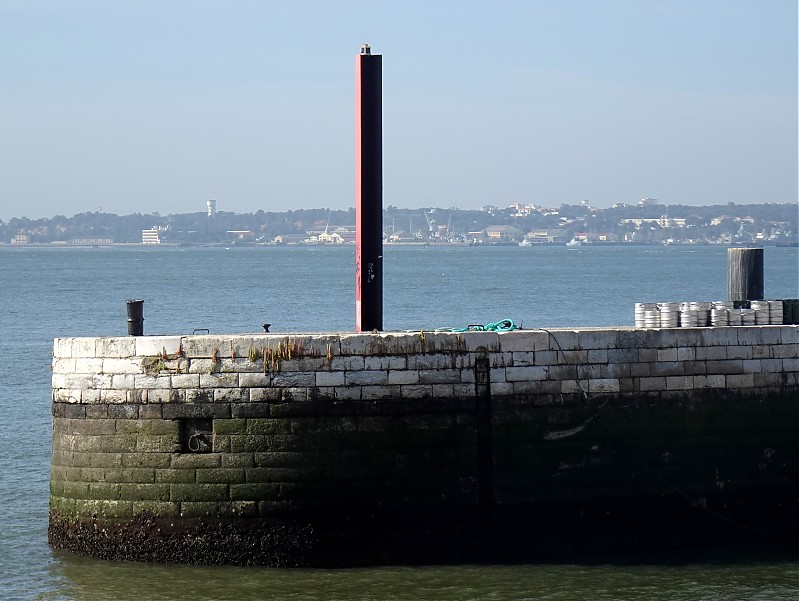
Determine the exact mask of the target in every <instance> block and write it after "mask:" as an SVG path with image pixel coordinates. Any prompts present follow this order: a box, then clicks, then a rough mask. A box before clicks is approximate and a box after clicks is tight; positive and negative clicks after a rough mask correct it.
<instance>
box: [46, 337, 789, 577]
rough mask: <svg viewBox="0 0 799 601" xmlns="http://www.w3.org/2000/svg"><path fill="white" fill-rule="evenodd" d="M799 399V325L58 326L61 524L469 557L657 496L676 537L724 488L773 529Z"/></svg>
mask: <svg viewBox="0 0 799 601" xmlns="http://www.w3.org/2000/svg"><path fill="white" fill-rule="evenodd" d="M798 392H799V328H797V327H796V326H761V327H729V328H699V329H673V330H643V329H581V330H562V329H559V330H551V331H547V330H525V331H516V332H506V333H499V334H498V333H494V332H467V333H434V332H416V333H381V334H321V335H310V334H309V335H295V336H282V335H251V336H250V335H236V336H165V337H137V338H133V337H128V338H72V339H57V340H56V341H55V345H54V358H53V457H52V477H51V527H50V539H51V542H52V543H53V544H54V545H56V546H59V547H64V548H69V549H73V550H75V551H78V552H82V553H89V554H93V555H97V556H101V557H109V558H132V559H143V560H157V561H183V562H188V563H219V562H234V563H264V564H270V565H347V564H352V563H360V562H364V561H365V562H371V563H380V562H383V561H397V560H399V561H401V560H406V559H408V558H412V559H414V560H417V561H424V560H450V559H455V560H458V559H474V558H475V557H476V556H481V557H482V556H490V557H503V553H505V554H508V555H509V556H512V555H513V553H514V551H513V550H514V549H516V547H519V549H518V550H519V552H520V553H522V554H525V553H528V552H532V553H540V552H542V549H543V548H544V547H547V548H549V549H551V550H553V552H554V551H555V550H557V549H558V548H560V549H561V550H563V551H564V552H568V550H569V549H571V548H578V547H581V546H586V545H587V546H588V547H591V543H590V542H589V541H590V540H591V536H590V534H591V533H592V532H593V533H594V534H595V535H596V536H595V537H594V538H595V539H596V540H602V541H608V540H609V538H613V537H612V536H610V535H609V533H611V532H612V533H614V534H619V535H620V536H619V542H620V544H624V545H627V544H629V542H630V540H631V537H632V536H633V534H634V532H632V530H635V531H637V532H640V531H641V527H642V526H641V524H643V523H645V522H646V520H643V521H642V520H640V519H637V518H636V519H635V520H633V519H632V515H631V511H630V510H631V507H637V508H640V507H641V506H642V502H643V500H646V501H645V504H646V507H648V508H649V509H650V510H652V511H654V510H655V509H656V508H658V507H659V508H661V509H662V510H663V511H666V512H672V513H669V514H668V515H666V516H665V517H664V516H663V515H659V516H658V518H657V520H651V521H657V522H659V523H660V524H661V526H663V528H662V529H663V530H669V531H671V532H677V531H678V530H680V529H679V528H676V527H675V522H676V521H678V520H679V521H680V522H681V523H682V522H685V523H686V525H687V521H686V520H687V519H688V518H689V517H690V518H692V519H693V518H696V519H697V520H699V521H701V520H702V519H703V518H706V517H707V515H706V513H705V514H703V513H702V512H701V511H700V510H701V509H706V508H707V507H708V504H710V505H711V506H712V507H711V508H712V511H713V512H716V513H718V512H719V511H722V510H729V511H730V512H731V513H730V515H729V516H726V517H728V518H730V519H732V518H733V517H734V520H733V521H736V520H737V521H740V522H741V523H742V524H744V522H745V520H750V521H749V522H746V523H745V524H744V525H746V526H748V527H749V530H750V531H752V530H762V531H766V530H767V526H768V524H764V523H762V522H763V520H766V521H768V519H776V517H777V514H778V512H777V513H775V512H774V511H771V510H770V509H769V510H768V515H765V514H764V510H763V507H765V506H766V505H764V504H763V498H764V493H763V491H764V490H768V491H770V492H769V493H768V494H766V495H765V497H767V498H768V499H770V500H772V501H774V502H778V504H779V505H780V507H782V508H783V509H790V511H796V510H797V509H799V506H797V504H796V503H797V502H796V498H797V494H796V492H797V490H799V470H798V469H797V467H799V441H798V440H797V439H799V437H798V436H797V433H799V394H797V393H798ZM685 499H693V500H694V505H693V506H690V503H689V504H686V503H685ZM786 499H788V500H789V501H786ZM790 499H793V501H790ZM790 502H793V503H794V505H792V506H791V505H790ZM681 503H682V505H681ZM786 503H787V505H786ZM697 507H699V510H698V509H697ZM542 512H543V513H542ZM592 512H595V513H592ZM622 513H623V514H624V515H625V516H626V517H625V518H624V519H625V520H627V521H629V524H630V525H631V528H628V529H625V528H620V523H621V522H620V521H619V520H621V514H622ZM638 513H641V512H638ZM643 513H644V514H645V513H646V511H644V512H643ZM600 514H601V516H600ZM688 514H691V515H690V516H689V515H688ZM544 515H546V517H545V518H544V517H543V516H544ZM577 515H579V516H580V518H579V519H580V520H583V522H582V523H580V524H579V528H577V527H576V526H574V524H575V519H576V518H575V517H574V516H577ZM669 515H672V516H673V519H672V518H669ZM607 516H611V518H608V517H607ZM614 516H615V517H614ZM600 517H601V519H600ZM638 517H640V516H638ZM594 518H596V519H594ZM767 518H768V519H767ZM614 520H615V521H614ZM751 520H754V521H755V522H757V524H760V526H759V527H758V528H755V526H756V525H757V524H755V523H754V522H752V521H751ZM633 524H635V527H634V528H632V525H633ZM649 525H650V526H651V524H649ZM572 526H574V532H571V531H570V528H571V527H572ZM690 527H691V529H693V528H694V525H693V524H692V525H691V526H690ZM780 527H781V525H780ZM718 528H719V526H718V524H716V525H712V526H711V527H710V530H712V531H713V532H714V533H715V534H717V535H719V537H720V538H724V536H725V533H724V532H721V531H719V530H718ZM592 529H593V530H592ZM714 529H715V530H714ZM620 530H624V532H620ZM577 531H579V532H580V533H581V534H580V535H579V537H578V535H577ZM522 532H527V533H530V536H529V537H528V540H527V541H526V544H520V543H519V539H524V537H523V536H518V534H519V533H522ZM570 532H571V534H570ZM675 536H676V535H675ZM730 536H732V535H730ZM508 537H511V538H513V539H514V540H515V542H513V544H510V543H509V542H508ZM577 538H580V539H581V540H577ZM533 539H536V540H533ZM556 539H557V540H556ZM650 542H651V541H650ZM673 542H679V541H673ZM583 543H585V544H583Z"/></svg>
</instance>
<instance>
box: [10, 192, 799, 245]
mask: <svg viewBox="0 0 799 601" xmlns="http://www.w3.org/2000/svg"><path fill="white" fill-rule="evenodd" d="M797 221H799V211H798V210H797V204H795V203H766V204H735V203H727V204H716V205H708V206H688V205H666V204H660V203H659V202H658V201H657V199H654V198H644V199H641V200H640V201H639V202H637V203H635V204H626V203H617V204H614V205H613V206H612V207H610V208H608V209H600V208H596V207H593V206H591V203H590V202H589V201H582V202H580V203H578V204H562V205H560V206H559V207H557V208H549V207H543V206H538V205H536V204H521V203H515V204H511V205H509V206H506V207H504V208H501V207H497V206H492V205H487V206H484V207H482V208H481V209H480V210H462V209H458V208H456V207H452V208H436V207H427V208H419V209H401V208H397V207H394V206H391V205H389V206H388V207H386V208H385V209H384V210H383V236H384V242H385V243H387V244H430V245H432V244H452V245H470V246H481V245H520V246H537V245H561V246H563V245H566V246H580V245H587V244H599V245H601V244H657V245H661V244H702V245H706V244H721V245H748V244H758V245H778V246H796V245H797V243H798V241H799V238H798V237H797V231H798V228H797ZM354 224H355V210H354V209H352V208H351V209H349V210H346V211H345V210H330V209H299V210H291V211H284V212H264V211H257V212H255V213H232V212H226V211H218V210H217V201H216V200H209V201H206V202H205V207H204V210H203V211H199V212H196V213H183V214H174V215H167V216H162V215H159V214H158V213H152V214H145V215H143V214H140V213H135V214H131V215H123V216H120V215H115V214H112V213H103V212H101V211H96V212H86V213H79V214H77V215H74V216H72V217H65V216H63V215H58V216H55V217H52V218H43V219H28V218H25V217H19V218H17V217H15V218H13V219H10V220H9V221H7V222H4V221H2V220H0V245H10V246H21V247H24V246H43V245H47V246H117V245H118V246H122V245H143V246H158V245H164V246H168V245H172V246H193V245H198V246H214V245H222V246H267V245H270V246H271V245H289V244H292V245H293V244H321V245H324V244H333V245H338V244H354V242H355V225H354Z"/></svg>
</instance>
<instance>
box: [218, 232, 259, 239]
mask: <svg viewBox="0 0 799 601" xmlns="http://www.w3.org/2000/svg"><path fill="white" fill-rule="evenodd" d="M225 233H226V234H228V235H230V236H231V237H233V238H236V239H237V240H249V239H250V238H255V232H251V231H250V230H227V231H226V232H225Z"/></svg>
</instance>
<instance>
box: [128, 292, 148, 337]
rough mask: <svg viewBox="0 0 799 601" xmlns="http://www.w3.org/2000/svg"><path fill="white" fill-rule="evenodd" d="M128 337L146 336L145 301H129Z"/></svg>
mask: <svg viewBox="0 0 799 601" xmlns="http://www.w3.org/2000/svg"><path fill="white" fill-rule="evenodd" d="M127 305H128V336H144V301H143V300H129V301H127Z"/></svg>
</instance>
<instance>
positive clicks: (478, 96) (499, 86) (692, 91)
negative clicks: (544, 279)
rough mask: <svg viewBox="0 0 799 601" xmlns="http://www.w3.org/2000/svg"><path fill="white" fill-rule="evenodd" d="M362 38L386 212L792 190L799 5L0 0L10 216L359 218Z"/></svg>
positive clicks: (717, 0) (0, 141)
mask: <svg viewBox="0 0 799 601" xmlns="http://www.w3.org/2000/svg"><path fill="white" fill-rule="evenodd" d="M362 43H369V44H371V46H372V51H373V53H376V54H382V55H383V122H384V130H383V147H384V205H385V206H388V205H395V206H398V207H403V208H405V207H408V208H410V207H422V206H441V207H446V206H457V207H459V208H461V209H476V208H479V207H480V206H481V205H484V204H494V205H498V206H506V205H508V204H511V203H514V202H522V203H535V204H539V205H544V206H558V205H560V204H562V203H570V204H573V203H579V202H580V201H581V200H584V199H587V200H589V201H590V202H591V203H592V204H593V205H595V206H598V207H602V208H605V207H608V206H610V205H612V204H613V203H616V202H627V203H635V202H637V201H638V200H639V199H640V198H643V197H654V198H657V199H658V200H659V201H660V202H661V203H663V204H687V205H707V204H724V203H727V202H735V203H737V204H748V203H765V202H793V203H796V202H797V179H798V178H797V162H798V161H799V158H798V156H797V3H796V2H795V0H771V1H770V2H768V3H752V2H749V1H746V0H697V1H688V0H668V1H665V0H599V1H596V2H594V1H590V0H573V1H571V2H568V3H551V2H543V1H539V0H535V1H530V2H523V1H515V2H498V3H496V4H492V5H490V8H487V5H485V3H478V2H469V1H467V2H452V1H447V2H438V3H434V4H429V3H422V2H418V1H415V0H414V1H410V2H404V3H401V4H400V3H389V2H372V3H369V4H364V3H356V2H349V1H347V2H338V3H323V2H310V1H309V2H296V3H274V2H255V1H251V0H241V1H237V2H231V3H221V2H212V1H209V0H198V1H189V0H175V1H173V2H169V3H159V2H155V1H153V0H143V1H141V2H136V3H106V2H100V1H99V0H76V1H74V2H55V1H53V0H5V1H4V2H3V3H2V4H0V81H2V82H3V84H4V85H3V93H2V94H0V132H3V133H2V138H0V165H2V177H0V219H4V220H7V219H9V218H11V217H18V216H27V217H31V218H37V217H52V216H54V215H58V214H62V215H73V214H75V213H81V212H85V211H96V210H98V209H99V208H100V207H102V210H103V211H105V212H111V213H117V214H120V215H124V214H130V213H152V212H155V211H158V212H159V213H161V214H171V213H189V212H198V211H204V210H205V201H206V200H207V199H211V198H214V199H216V200H217V203H218V205H217V206H218V209H219V210H220V211H232V212H236V213H249V212H255V211H258V210H259V209H263V210H264V211H284V210H288V209H290V208H320V207H329V208H331V209H347V208H348V207H351V206H353V204H354V120H355V118H354V62H355V61H354V58H355V56H356V54H357V53H358V50H359V48H360V45H361V44H362Z"/></svg>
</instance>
